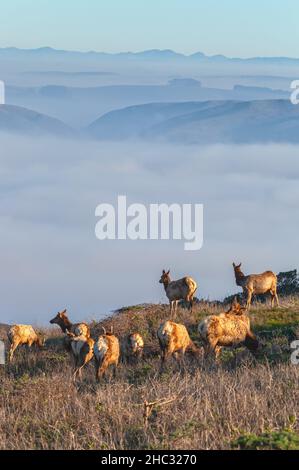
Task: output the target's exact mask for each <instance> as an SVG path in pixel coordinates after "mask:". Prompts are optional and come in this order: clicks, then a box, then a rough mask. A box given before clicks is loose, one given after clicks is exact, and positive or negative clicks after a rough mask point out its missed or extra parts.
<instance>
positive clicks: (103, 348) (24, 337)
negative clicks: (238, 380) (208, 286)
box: [8, 263, 279, 381]
mask: <svg viewBox="0 0 299 470" xmlns="http://www.w3.org/2000/svg"><path fill="white" fill-rule="evenodd" d="M233 268H234V273H235V278H236V284H237V285H238V286H240V287H242V289H243V293H244V295H245V299H246V304H245V306H241V305H240V304H239V302H237V300H236V299H235V300H234V301H233V302H232V305H231V306H230V308H229V309H228V310H227V311H225V312H223V313H220V314H217V315H210V316H207V317H206V318H205V319H203V320H202V321H200V322H199V325H198V328H197V331H198V338H199V339H200V341H201V343H202V344H203V351H204V357H205V358H206V357H208V356H213V357H214V359H215V360H216V361H217V360H218V359H219V354H220V351H221V348H222V347H235V346H238V345H244V346H245V347H246V348H247V349H248V350H249V351H250V352H252V353H253V354H254V353H255V352H256V351H257V349H258V347H259V343H258V340H257V338H256V337H255V335H254V334H253V332H252V331H251V329H250V318H249V315H248V311H249V309H250V306H251V301H252V296H253V295H254V294H265V293H267V292H269V293H270V294H271V298H272V303H271V304H272V306H274V302H275V301H276V304H277V306H279V300H278V296H277V277H276V275H275V274H274V273H273V272H272V271H266V272H264V273H262V274H251V275H248V276H246V275H244V274H243V272H242V271H241V264H239V265H235V263H233ZM159 282H160V283H161V284H163V286H164V289H165V293H166V296H167V298H168V300H169V305H170V319H169V320H167V321H165V322H163V323H162V324H161V325H160V326H159V328H158V330H157V339H158V342H159V346H160V357H161V370H162V369H163V368H164V366H165V362H166V360H167V359H168V358H170V357H173V358H174V359H175V360H176V361H177V363H178V364H180V362H181V361H182V360H183V358H184V355H185V352H186V350H189V351H190V352H191V353H192V354H193V355H194V356H200V355H201V351H202V349H201V348H199V347H198V346H197V345H196V344H195V343H194V342H193V341H192V340H191V338H190V336H189V333H188V330H187V328H186V326H185V325H183V324H179V323H175V322H174V321H173V319H174V318H175V315H176V312H177V306H178V302H179V301H185V302H186V303H187V304H188V305H189V308H190V309H191V311H192V307H193V301H194V295H195V292H196V290H197V284H196V282H195V281H194V280H193V279H192V278H191V277H184V278H182V279H179V280H177V281H172V280H171V278H170V271H167V272H166V271H165V270H163V272H162V276H161V278H160V281H159ZM50 323H51V324H52V325H53V324H56V325H58V326H59V327H60V328H61V330H62V332H63V333H64V335H65V336H64V347H65V349H67V350H68V351H69V352H70V354H71V356H72V357H73V360H74V374H73V376H74V379H75V378H76V377H77V376H78V377H81V376H82V369H83V368H84V366H85V365H86V364H88V363H89V362H90V361H91V360H92V359H93V360H94V363H95V371H96V379H97V381H100V379H101V378H102V377H103V376H104V375H105V373H106V371H107V369H108V368H109V367H111V368H113V370H114V373H115V372H116V368H117V366H118V364H119V361H120V359H122V361H123V362H127V363H128V362H130V361H138V360H140V359H141V357H142V354H143V350H144V340H143V338H142V336H141V334H140V333H138V332H134V333H129V334H127V335H126V336H125V337H123V338H122V339H121V341H119V339H118V338H117V336H116V335H114V334H113V330H112V328H111V330H110V331H109V332H107V331H106V330H105V329H104V328H103V334H101V335H100V336H98V337H97V338H92V337H91V332H90V327H89V325H87V324H86V323H84V322H82V323H71V321H70V320H69V318H68V316H67V311H66V310H64V311H62V312H58V314H57V315H56V316H55V317H54V318H53V319H52V320H50ZM8 339H9V342H10V351H9V359H10V361H12V360H13V355H14V352H15V350H16V348H17V347H18V346H19V345H22V344H27V345H28V346H32V345H33V344H36V345H38V346H39V347H43V346H44V343H45V340H44V338H43V337H42V336H41V335H40V334H39V333H37V332H36V331H35V330H34V328H33V327H32V326H31V325H14V326H13V327H12V328H11V329H10V330H9V332H8Z"/></svg>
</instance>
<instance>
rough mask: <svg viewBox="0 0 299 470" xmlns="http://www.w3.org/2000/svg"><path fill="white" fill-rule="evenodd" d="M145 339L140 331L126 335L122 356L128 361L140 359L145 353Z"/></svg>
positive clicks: (122, 344) (122, 346) (123, 340)
mask: <svg viewBox="0 0 299 470" xmlns="http://www.w3.org/2000/svg"><path fill="white" fill-rule="evenodd" d="M143 348H144V341H143V338H142V336H141V335H140V334H139V333H132V334H129V335H126V336H125V337H124V338H123V339H122V341H121V356H122V359H123V360H124V361H126V362H130V361H131V360H136V361H138V360H139V359H140V358H141V357H142V354H143Z"/></svg>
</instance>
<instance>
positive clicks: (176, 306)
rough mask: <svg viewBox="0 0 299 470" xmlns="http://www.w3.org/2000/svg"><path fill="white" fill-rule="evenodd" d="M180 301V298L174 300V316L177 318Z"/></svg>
mask: <svg viewBox="0 0 299 470" xmlns="http://www.w3.org/2000/svg"><path fill="white" fill-rule="evenodd" d="M178 303H179V301H178V300H175V301H174V306H175V307H174V318H176V314H177V310H178Z"/></svg>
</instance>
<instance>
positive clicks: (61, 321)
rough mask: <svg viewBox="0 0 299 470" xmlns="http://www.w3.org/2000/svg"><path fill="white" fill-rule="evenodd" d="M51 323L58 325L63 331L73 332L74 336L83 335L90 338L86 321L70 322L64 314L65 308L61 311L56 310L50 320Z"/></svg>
mask: <svg viewBox="0 0 299 470" xmlns="http://www.w3.org/2000/svg"><path fill="white" fill-rule="evenodd" d="M50 323H51V325H54V324H56V325H58V326H60V328H61V329H62V331H63V333H67V331H69V332H70V333H74V335H75V336H85V338H90V329H89V326H88V325H87V324H86V323H71V322H70V320H69V319H68V316H67V314H66V309H65V310H63V311H62V312H58V313H57V315H56V317H54V318H52V320H50Z"/></svg>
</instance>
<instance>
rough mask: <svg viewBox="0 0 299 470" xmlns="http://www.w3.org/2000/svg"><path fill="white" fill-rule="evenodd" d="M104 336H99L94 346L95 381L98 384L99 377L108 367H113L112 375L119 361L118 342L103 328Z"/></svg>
mask: <svg viewBox="0 0 299 470" xmlns="http://www.w3.org/2000/svg"><path fill="white" fill-rule="evenodd" d="M103 332H104V334H103V335H101V336H99V338H98V340H97V341H96V342H95V345H94V358H95V366H96V380H97V381H98V382H99V381H100V379H101V377H103V376H104V375H105V374H106V371H107V369H108V367H109V366H113V367H114V375H115V374H116V367H117V366H118V361H119V354H120V351H119V341H118V339H117V337H116V336H114V335H113V334H112V332H111V333H107V332H106V330H105V328H103Z"/></svg>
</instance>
